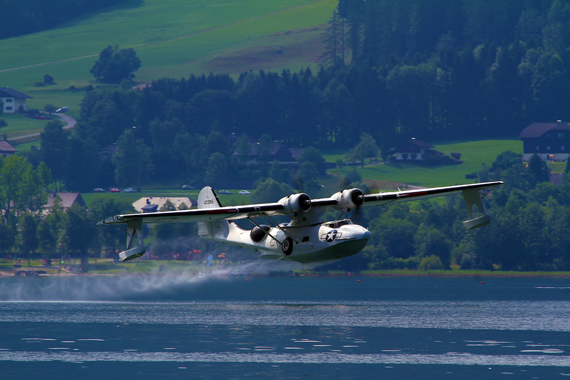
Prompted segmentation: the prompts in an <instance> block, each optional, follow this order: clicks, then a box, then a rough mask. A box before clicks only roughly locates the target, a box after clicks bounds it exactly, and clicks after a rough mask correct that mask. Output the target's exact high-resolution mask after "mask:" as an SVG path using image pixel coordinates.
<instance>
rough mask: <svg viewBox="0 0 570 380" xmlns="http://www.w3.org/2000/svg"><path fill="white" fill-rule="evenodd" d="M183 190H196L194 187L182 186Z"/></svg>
mask: <svg viewBox="0 0 570 380" xmlns="http://www.w3.org/2000/svg"><path fill="white" fill-rule="evenodd" d="M182 189H183V190H192V189H194V186H192V185H182Z"/></svg>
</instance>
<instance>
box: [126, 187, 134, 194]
mask: <svg viewBox="0 0 570 380" xmlns="http://www.w3.org/2000/svg"><path fill="white" fill-rule="evenodd" d="M136 192H137V191H136V190H135V189H133V188H132V187H127V188H126V189H125V190H123V193H136Z"/></svg>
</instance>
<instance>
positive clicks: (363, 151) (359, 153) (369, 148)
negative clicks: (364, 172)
mask: <svg viewBox="0 0 570 380" xmlns="http://www.w3.org/2000/svg"><path fill="white" fill-rule="evenodd" d="M377 154H378V146H377V145H376V140H374V138H373V137H372V136H370V135H369V134H368V133H366V132H362V133H361V134H360V142H359V143H358V145H356V146H355V147H354V148H352V150H351V151H350V152H349V153H348V155H347V157H346V159H347V160H348V161H360V167H361V168H363V167H364V159H365V158H366V157H375V156H376V155H377Z"/></svg>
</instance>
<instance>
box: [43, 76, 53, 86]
mask: <svg viewBox="0 0 570 380" xmlns="http://www.w3.org/2000/svg"><path fill="white" fill-rule="evenodd" d="M44 83H45V84H53V77H52V76H51V75H49V74H46V75H44Z"/></svg>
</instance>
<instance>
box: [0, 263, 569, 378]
mask: <svg viewBox="0 0 570 380" xmlns="http://www.w3.org/2000/svg"><path fill="white" fill-rule="evenodd" d="M359 280H360V282H358V281H359ZM481 281H484V284H482V283H481ZM131 377H135V378H148V379H179V378H180V379H189V378H192V379H282V378H285V379H314V378H316V379H509V378H510V379H565V378H570V280H567V279H541V278H530V279H527V278H525V279H504V278H501V279H500V278H483V279H481V278H368V277H343V278H309V277H249V278H246V277H244V276H240V277H229V278H227V277H226V276H224V275H210V276H206V275H205V276H203V277H194V276H188V275H174V274H170V275H168V274H166V275H164V274H163V275H160V276H158V275H157V276H148V277H123V278H119V277H82V278H50V279H41V278H23V279H16V278H5V279H2V280H1V281H0V378H1V379H30V378H37V379H109V378H113V379H115V378H117V379H118V378H131Z"/></svg>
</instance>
